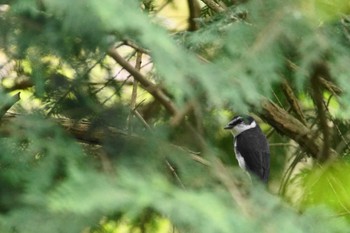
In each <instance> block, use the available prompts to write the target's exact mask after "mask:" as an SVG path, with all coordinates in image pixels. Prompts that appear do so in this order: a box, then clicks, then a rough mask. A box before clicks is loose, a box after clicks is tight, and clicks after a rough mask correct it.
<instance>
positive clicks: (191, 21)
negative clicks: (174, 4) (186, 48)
mask: <svg viewBox="0 0 350 233" xmlns="http://www.w3.org/2000/svg"><path fill="white" fill-rule="evenodd" d="M187 5H188V9H189V16H188V30H189V31H196V30H198V28H199V25H198V22H197V21H196V20H197V18H199V17H200V13H201V7H200V5H199V3H198V1H197V0H187Z"/></svg>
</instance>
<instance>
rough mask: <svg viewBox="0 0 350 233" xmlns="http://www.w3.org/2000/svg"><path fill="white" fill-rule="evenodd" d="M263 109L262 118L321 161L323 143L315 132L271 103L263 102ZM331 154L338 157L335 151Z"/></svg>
mask: <svg viewBox="0 0 350 233" xmlns="http://www.w3.org/2000/svg"><path fill="white" fill-rule="evenodd" d="M262 109H263V111H262V112H261V113H260V116H261V118H263V119H264V120H265V121H266V122H267V123H269V124H270V125H271V126H273V127H274V128H275V129H276V131H278V132H279V133H281V134H284V135H286V136H288V137H289V138H291V139H293V140H294V141H296V142H297V143H298V144H299V145H300V146H301V148H302V149H303V150H304V151H305V152H307V153H308V154H310V155H311V156H312V157H313V158H315V159H319V156H320V154H321V153H322V149H323V141H322V139H321V138H318V137H314V132H313V131H312V130H311V129H309V128H308V127H306V126H305V125H304V124H302V123H301V122H300V121H299V120H298V119H296V118H295V117H293V116H292V115H290V114H288V112H287V111H286V110H284V109H282V108H280V107H279V106H277V105H276V104H274V103H272V102H271V101H268V100H263V101H262ZM329 154H330V157H335V156H336V152H335V151H334V150H330V153H329Z"/></svg>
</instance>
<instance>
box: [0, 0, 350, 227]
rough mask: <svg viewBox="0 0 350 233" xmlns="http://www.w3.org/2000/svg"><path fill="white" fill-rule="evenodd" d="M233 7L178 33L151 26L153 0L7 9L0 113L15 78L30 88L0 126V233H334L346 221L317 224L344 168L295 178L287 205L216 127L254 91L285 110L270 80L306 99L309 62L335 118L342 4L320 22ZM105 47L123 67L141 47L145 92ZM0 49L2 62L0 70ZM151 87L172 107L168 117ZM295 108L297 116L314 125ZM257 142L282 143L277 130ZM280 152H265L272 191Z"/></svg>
mask: <svg viewBox="0 0 350 233" xmlns="http://www.w3.org/2000/svg"><path fill="white" fill-rule="evenodd" d="M170 2H171V1H170ZM225 2H226V3H227V4H231V3H232V1H225ZM238 2H239V1H237V4H236V5H234V6H231V7H229V8H228V10H227V11H225V12H223V13H215V12H212V11H209V10H208V9H207V10H208V12H207V13H208V14H207V15H206V18H205V19H203V20H200V22H201V28H200V29H199V30H198V31H195V32H178V33H176V35H172V34H170V33H169V32H168V31H166V29H164V28H162V27H160V26H159V25H157V24H156V23H155V22H156V20H154V19H153V18H152V17H153V15H155V14H156V12H157V9H154V8H155V6H156V5H155V4H154V2H153V1H132V0H120V1H115V0H113V1H112V0H104V1H94V0H85V1H70V0H61V1H54V0H42V1H37V0H14V1H10V2H8V3H7V4H9V9H8V10H5V11H0V30H1V35H0V48H1V49H0V52H1V54H0V55H1V56H0V64H1V67H0V78H1V79H2V80H4V82H5V81H10V83H11V87H5V85H2V86H1V93H0V94H1V96H0V97H1V104H0V108H1V106H4V105H7V104H8V103H10V102H11V101H13V99H12V98H11V96H13V94H12V92H11V91H12V90H17V88H18V87H16V85H17V81H18V80H20V79H24V80H25V81H26V84H27V85H29V86H30V88H29V90H28V89H27V90H25V91H23V92H24V93H27V94H28V95H30V97H29V98H28V99H23V100H22V101H21V102H20V103H19V104H18V105H16V106H15V107H14V109H13V110H14V111H16V113H17V114H15V117H9V118H10V119H8V118H6V117H8V116H6V117H4V118H2V119H1V126H0V135H1V138H0V148H1V150H0V232H4V233H7V232H21V233H22V232H23V233H31V232H48V233H50V232H53V233H54V232H57V233H58V232H113V230H115V229H113V227H110V226H116V228H118V227H120V226H122V225H123V224H125V223H123V221H125V222H127V223H126V225H127V227H126V228H127V229H128V230H127V231H129V232H133V231H137V230H139V231H140V232H155V231H156V229H160V227H159V228H158V226H159V225H160V224H161V222H162V221H164V222H165V221H166V222H167V223H168V224H169V225H171V227H174V229H175V232H201V233H205V232H208V233H212V232H223V233H224V232H277V231H281V229H283V232H293V233H294V232H327V233H328V232H346V231H347V229H348V220H349V218H348V216H346V218H345V220H344V219H343V218H336V219H335V220H334V221H333V219H330V217H331V216H335V215H336V214H342V213H343V212H344V211H346V212H348V206H349V203H348V202H349V201H348V200H347V197H348V196H349V193H350V190H349V188H348V186H349V185H348V182H349V181H348V180H349V178H350V177H348V175H347V174H348V171H349V166H348V164H347V163H344V164H343V163H340V162H337V163H332V164H326V165H324V167H322V168H320V169H314V170H312V172H310V173H309V174H307V175H305V176H300V177H301V178H299V179H298V177H297V178H296V180H297V181H303V182H304V183H300V184H299V186H297V187H296V188H295V189H288V190H291V191H290V192H293V191H295V190H297V191H299V192H301V193H302V201H300V202H294V203H292V204H294V205H295V206H294V207H295V208H296V209H294V208H291V207H289V206H287V204H286V203H284V202H283V201H282V200H281V199H280V197H278V196H277V195H272V194H270V192H269V191H268V189H267V187H261V186H260V184H256V183H255V181H253V185H252V184H250V183H249V182H247V181H246V178H244V177H243V178H242V177H241V176H242V174H240V172H239V171H238V170H237V169H236V168H235V167H233V166H232V165H233V164H232V163H233V159H232V157H231V158H230V159H228V156H227V155H228V154H229V155H230V156H232V141H231V138H228V135H227V134H224V133H223V131H222V127H223V124H224V123H225V122H224V121H226V120H227V119H228V118H229V116H228V115H229V114H228V113H227V112H224V109H225V110H227V109H228V110H230V113H231V111H233V112H236V113H245V112H248V111H250V110H251V109H253V110H254V112H258V110H260V104H259V103H261V102H260V101H261V100H263V99H266V98H269V99H271V100H274V101H276V102H277V103H278V105H279V106H281V107H285V108H286V109H287V106H288V105H287V103H288V101H287V100H286V98H285V97H284V96H283V92H282V91H281V90H280V89H281V88H280V84H281V83H282V82H283V80H288V81H289V82H290V84H291V85H292V87H295V91H296V94H297V96H298V97H299V100H301V102H302V104H303V105H304V106H306V107H308V108H309V106H311V107H313V106H314V105H313V101H312V99H310V93H309V92H308V89H309V88H310V85H309V84H310V75H311V73H312V70H313V67H314V66H315V64H319V63H322V64H324V65H325V67H329V71H330V72H329V77H323V78H325V79H327V80H328V81H333V82H334V83H335V84H338V85H339V86H341V92H342V95H341V96H340V97H339V98H337V99H335V100H332V101H334V102H332V103H331V106H336V107H338V108H339V106H340V107H342V109H341V110H342V112H343V114H342V115H341V117H343V118H347V117H349V111H350V108H349V107H348V106H349V93H350V85H349V82H348V74H349V73H350V72H349V71H350V70H349V65H348V64H350V61H349V57H350V56H349V30H350V27H349V25H350V24H349V23H348V21H346V19H347V18H346V17H344V18H343V19H342V20H340V18H339V16H338V12H343V13H347V11H348V8H347V6H345V5H344V4H345V2H346V1H339V3H341V4H343V5H340V6H339V8H338V9H337V14H336V13H332V12H330V13H329V12H328V13H327V17H326V16H322V17H326V18H327V19H326V18H325V19H324V24H323V25H322V26H318V27H315V25H314V23H313V21H312V20H310V18H309V17H308V16H307V15H305V14H304V10H305V9H304V8H303V7H302V6H301V5H302V4H301V5H299V3H295V1H283V2H282V1H277V0H273V1H269V2H268V3H266V4H265V3H264V4H262V3H261V2H260V1H245V2H246V3H244V4H243V3H239V4H238ZM174 4H175V3H174ZM315 4H316V3H315ZM0 6H1V5H0ZM317 6H319V7H320V8H321V9H324V7H323V6H322V5H318V4H317ZM150 12H151V13H152V14H149V13H150ZM202 13H205V12H202ZM246 17H247V18H246ZM331 19H332V20H331ZM121 44H122V45H123V46H121ZM130 44H133V46H129V47H128V46H127V45H130ZM134 44H135V45H134ZM111 47H117V49H118V50H117V51H118V52H120V54H122V55H123V57H124V58H125V60H126V61H127V62H130V63H129V64H133V63H136V60H137V58H136V57H137V56H138V52H140V51H143V52H145V53H146V55H145V54H143V59H144V60H142V65H144V63H147V62H151V63H152V67H151V68H143V69H141V71H140V72H139V73H141V75H144V77H145V79H146V80H148V81H151V82H152V83H154V84H155V85H154V87H153V86H152V85H150V86H142V85H139V87H136V86H135V83H136V82H134V81H135V80H136V79H137V78H136V77H135V80H134V79H132V78H130V77H129V73H127V74H125V73H126V71H125V70H124V69H126V68H125V67H123V69H122V68H121V67H120V66H119V65H118V64H115V61H112V60H111V58H110V57H108V56H107V55H106V51H108V48H111ZM126 47H127V48H126ZM134 47H140V48H142V49H136V50H135V49H134ZM135 54H136V55H135ZM2 56H4V57H5V58H4V60H6V61H7V60H9V61H10V60H11V61H14V65H13V66H12V67H11V69H10V71H6V72H5V71H3V67H5V65H3V63H4V64H5V63H6V62H5V61H2V60H3V58H2ZM145 57H146V58H145ZM116 61H117V60H116ZM117 62H119V63H121V62H120V61H117ZM135 69H136V68H135ZM147 69H148V70H147ZM20 81H21V80H20ZM28 83H29V84H28ZM130 83H131V84H132V85H134V86H133V87H134V88H132V87H131V86H130V85H129V84H130ZM135 87H136V88H135ZM18 89H21V88H18ZM142 89H144V90H145V91H144V92H142ZM135 90H137V93H136V91H135ZM155 90H156V91H159V92H160V91H162V93H163V94H164V95H166V96H167V99H166V101H164V102H165V104H169V103H172V104H174V105H175V106H176V107H177V108H178V109H179V112H176V114H175V116H174V114H173V115H172V116H171V115H169V114H168V113H167V112H166V111H165V110H164V108H161V107H160V102H161V101H159V99H157V98H153V97H154V92H155ZM132 93H134V94H135V93H136V94H137V96H136V97H137V98H136V99H134V100H132V99H133V98H132V97H130V96H132ZM145 93H146V94H145ZM149 93H151V94H153V96H150V94H149ZM331 94H332V95H333V94H334V93H331ZM331 94H330V92H327V93H326V94H325V96H327V97H329V98H330V96H332V95H331ZM132 101H135V102H134V103H131V104H130V102H132ZM164 102H163V103H162V104H163V107H164V105H165V104H164ZM12 104H13V103H12V102H11V105H12ZM130 105H131V106H132V107H131V109H130ZM133 105H134V106H133ZM188 109H190V110H188ZM0 110H1V109H0ZM6 110H7V109H6ZM181 110H183V111H181ZM305 112H306V119H307V121H308V122H313V121H312V120H314V119H315V118H317V116H316V114H315V112H314V111H313V110H311V111H309V112H307V111H305ZM310 112H311V113H310ZM182 114H184V115H185V116H184V117H183V118H184V119H180V123H179V124H176V122H175V123H173V121H175V120H176V119H177V118H182V117H181V115H182ZM327 114H328V113H327ZM329 115H331V113H329ZM170 117H173V118H172V119H171V120H169V118H170ZM337 117H338V116H331V117H330V119H333V121H332V124H334V125H336V126H341V128H340V129H339V128H338V130H339V132H340V134H337V135H336V136H334V140H332V141H331V144H332V148H338V150H337V152H338V153H339V154H345V155H346V152H347V149H348V148H347V147H348V145H347V143H346V140H344V138H345V137H347V135H346V134H348V132H349V129H350V126H349V123H348V122H346V121H345V120H342V119H341V118H340V119H339V118H337ZM174 119H175V120H174ZM314 122H318V121H317V119H316V120H315V121H314ZM314 128H317V127H314ZM314 128H313V129H314ZM264 130H265V131H268V130H270V127H268V126H266V127H264ZM344 135H345V136H344ZM316 136H319V135H317V134H316V133H315V137H316ZM339 141H341V142H340V144H338V143H339ZM270 142H271V144H273V143H281V142H283V143H286V144H288V143H289V145H288V146H290V145H294V144H292V143H290V139H288V138H281V136H280V135H277V134H273V136H272V137H271V138H270ZM344 144H345V145H344ZM290 148H291V147H283V148H276V147H273V146H272V147H271V154H272V173H273V174H272V176H271V177H272V179H271V180H272V181H271V184H272V185H271V186H272V187H270V189H271V190H275V189H276V187H275V186H276V184H279V182H280V181H279V179H278V177H280V176H282V173H283V169H284V166H285V162H286V161H288V160H287V159H286V157H287V155H289V156H290V155H292V152H290ZM296 152H298V153H299V151H296ZM218 158H220V159H221V160H222V161H225V162H226V163H225V164H224V165H222V166H221V160H220V161H219V160H218ZM274 185H275V186H274ZM349 208H350V207H349ZM298 211H300V212H298ZM135 229H136V230H135Z"/></svg>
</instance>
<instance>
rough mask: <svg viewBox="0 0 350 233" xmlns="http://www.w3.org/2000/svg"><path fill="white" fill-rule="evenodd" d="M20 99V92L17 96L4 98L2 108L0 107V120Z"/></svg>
mask: <svg viewBox="0 0 350 233" xmlns="http://www.w3.org/2000/svg"><path fill="white" fill-rule="evenodd" d="M20 99H21V97H20V92H18V93H17V94H15V95H13V96H11V97H9V98H6V99H5V100H3V103H2V106H1V107H0V119H1V118H2V117H3V116H4V115H5V114H6V113H7V111H8V110H9V109H10V108H11V107H12V106H13V105H14V104H15V103H17V102H18V101H19V100H20Z"/></svg>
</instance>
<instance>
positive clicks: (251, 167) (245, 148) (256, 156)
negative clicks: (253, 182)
mask: <svg viewBox="0 0 350 233" xmlns="http://www.w3.org/2000/svg"><path fill="white" fill-rule="evenodd" d="M225 129H229V130H231V132H232V134H233V137H234V138H233V148H234V151H235V154H236V158H237V161H238V164H239V166H240V167H241V168H242V169H244V170H246V171H248V173H250V174H254V175H255V176H257V177H258V178H260V179H261V180H262V181H263V182H264V183H267V181H268V178H269V173H270V149H269V144H268V142H267V139H266V137H265V135H264V134H263V132H262V131H261V129H260V127H259V125H258V124H257V123H256V121H255V120H254V118H253V117H251V116H235V117H234V118H233V119H232V120H231V121H230V122H229V123H228V124H227V125H226V126H225Z"/></svg>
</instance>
